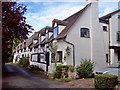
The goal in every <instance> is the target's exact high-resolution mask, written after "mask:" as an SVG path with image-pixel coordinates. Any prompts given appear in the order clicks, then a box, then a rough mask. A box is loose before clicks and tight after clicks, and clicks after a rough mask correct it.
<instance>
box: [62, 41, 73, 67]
mask: <svg viewBox="0 0 120 90" xmlns="http://www.w3.org/2000/svg"><path fill="white" fill-rule="evenodd" d="M63 41H64V42H66V43H68V44H70V45H72V46H73V66H75V46H74V44H73V43H71V42H68V41H66V40H65V39H63Z"/></svg>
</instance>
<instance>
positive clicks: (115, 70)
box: [94, 63, 120, 81]
mask: <svg viewBox="0 0 120 90" xmlns="http://www.w3.org/2000/svg"><path fill="white" fill-rule="evenodd" d="M94 74H95V75H96V74H112V75H116V76H118V80H119V81H120V63H116V64H112V65H110V66H109V67H106V68H102V69H99V70H96V71H94Z"/></svg>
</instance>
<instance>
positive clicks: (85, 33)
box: [80, 28, 90, 38]
mask: <svg viewBox="0 0 120 90" xmlns="http://www.w3.org/2000/svg"><path fill="white" fill-rule="evenodd" d="M80 33H81V37H85V38H89V37H90V31H89V29H88V28H81V29H80Z"/></svg>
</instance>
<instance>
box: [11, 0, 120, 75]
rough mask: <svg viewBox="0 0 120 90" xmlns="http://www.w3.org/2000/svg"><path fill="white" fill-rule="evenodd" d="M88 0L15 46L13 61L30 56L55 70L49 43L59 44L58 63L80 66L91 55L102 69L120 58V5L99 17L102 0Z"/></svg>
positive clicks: (92, 59) (50, 69) (35, 61)
mask: <svg viewBox="0 0 120 90" xmlns="http://www.w3.org/2000/svg"><path fill="white" fill-rule="evenodd" d="M87 2H88V3H87V5H86V6H85V7H84V8H83V9H82V10H80V11H78V12H76V13H75V14H73V15H71V16H69V17H68V18H66V19H64V20H58V19H54V20H53V21H52V26H46V27H44V28H43V29H41V30H39V31H38V32H35V33H34V34H33V35H32V36H31V37H30V38H28V39H26V40H24V42H22V43H20V44H19V45H18V46H17V47H15V49H14V50H13V52H14V59H13V62H14V63H16V62H18V61H19V59H20V58H21V57H29V61H30V65H37V66H39V67H41V68H43V69H44V70H45V71H47V72H49V73H51V72H53V69H54V64H55V63H54V61H53V60H52V56H53V54H52V53H51V52H50V50H49V43H56V45H57V63H58V64H59V63H62V64H64V65H73V66H77V65H79V64H80V61H81V60H82V59H90V60H91V61H93V62H94V63H95V67H94V69H99V68H104V67H106V66H108V65H110V64H113V63H117V62H118V61H120V27H119V26H120V9H118V10H116V11H114V12H111V13H109V14H107V15H105V16H102V17H99V10H98V0H87ZM71 8H72V7H71ZM66 53H69V55H68V56H66Z"/></svg>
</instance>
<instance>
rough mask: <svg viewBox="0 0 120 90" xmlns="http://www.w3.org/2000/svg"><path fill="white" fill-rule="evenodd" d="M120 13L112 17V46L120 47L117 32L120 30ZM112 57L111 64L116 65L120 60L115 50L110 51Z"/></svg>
mask: <svg viewBox="0 0 120 90" xmlns="http://www.w3.org/2000/svg"><path fill="white" fill-rule="evenodd" d="M119 13H120V12H119ZM119 13H116V14H114V15H112V17H111V18H110V46H120V42H117V38H116V37H117V36H116V32H117V31H118V30H119V26H120V25H119V22H118V15H119ZM110 55H111V58H110V59H111V64H113V63H116V62H117V61H118V58H117V53H116V52H115V51H114V49H110Z"/></svg>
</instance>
